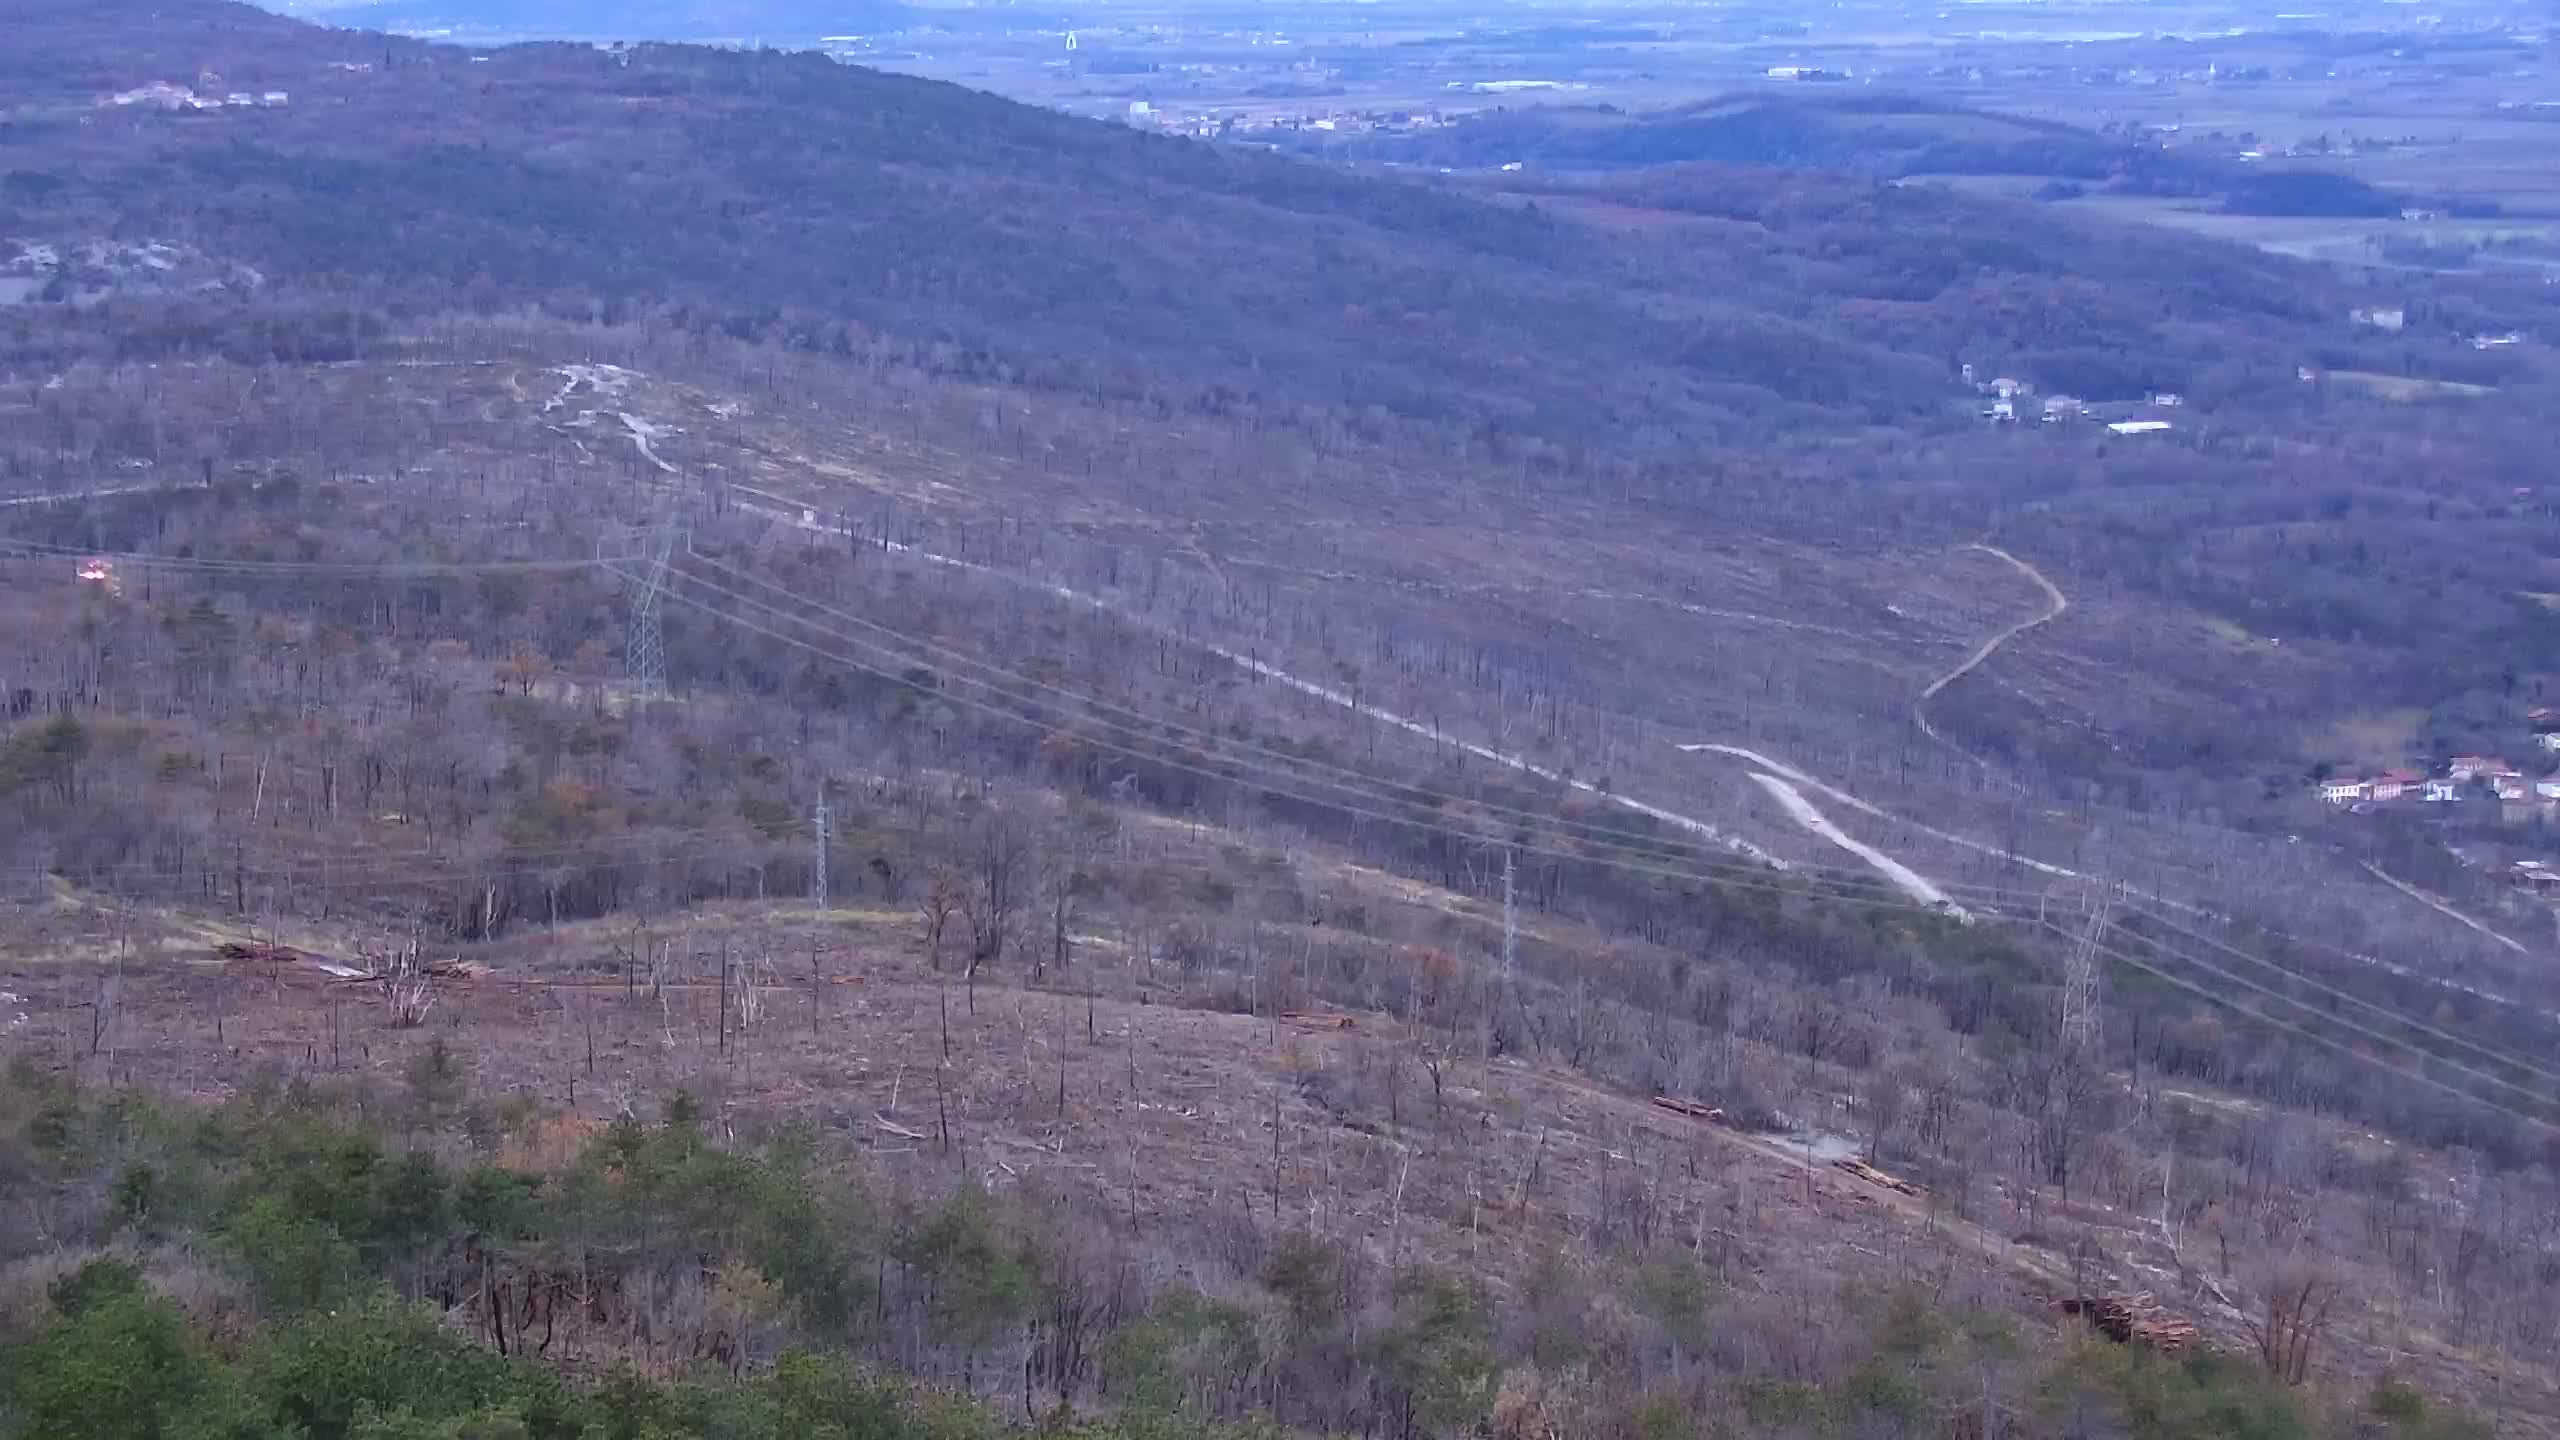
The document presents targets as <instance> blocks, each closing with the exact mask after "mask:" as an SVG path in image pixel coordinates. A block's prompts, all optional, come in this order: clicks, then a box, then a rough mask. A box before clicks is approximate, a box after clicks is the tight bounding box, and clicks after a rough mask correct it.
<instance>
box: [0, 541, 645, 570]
mask: <svg viewBox="0 0 2560 1440" xmlns="http://www.w3.org/2000/svg"><path fill="white" fill-rule="evenodd" d="M9 552H14V553H9ZM45 558H51V559H63V560H106V561H111V562H113V563H114V564H117V565H124V566H130V567H132V568H134V569H137V570H169V571H186V572H196V573H202V574H209V575H228V576H234V577H238V578H243V579H247V578H255V577H274V578H278V579H284V578H309V579H405V578H426V577H435V576H447V575H490V574H525V573H533V574H542V573H552V574H558V573H568V572H573V571H579V570H596V569H604V568H608V567H610V566H612V565H615V564H617V563H620V562H621V561H622V560H623V559H624V558H625V557H621V556H601V557H597V558H593V559H584V560H453V561H356V560H238V559H227V558H220V557H204V556H188V555H146V554H142V553H140V552H137V551H130V550H83V549H78V548H75V547H72V546H67V545H52V544H46V543H43V542H40V541H34V540H20V539H15V538H12V537H9V536H0V560H31V559H45Z"/></svg>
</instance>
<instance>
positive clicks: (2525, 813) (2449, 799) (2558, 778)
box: [2318, 705, 2560, 898]
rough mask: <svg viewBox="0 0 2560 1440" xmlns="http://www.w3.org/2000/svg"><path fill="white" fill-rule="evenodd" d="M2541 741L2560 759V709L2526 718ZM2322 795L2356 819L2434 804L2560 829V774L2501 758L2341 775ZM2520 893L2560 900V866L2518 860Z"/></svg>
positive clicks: (2326, 780)
mask: <svg viewBox="0 0 2560 1440" xmlns="http://www.w3.org/2000/svg"><path fill="white" fill-rule="evenodd" d="M2526 719H2527V721H2528V722H2529V723H2530V724H2531V725H2532V727H2533V737H2534V744H2535V745H2536V747H2537V748H2539V749H2540V750H2542V751H2543V752H2545V753H2546V754H2549V755H2552V756H2555V757H2560V707H2554V706H2547V705H2546V706H2538V707H2536V708H2535V709H2533V710H2532V711H2530V712H2529V713H2528V714H2527V716H2526ZM2318 784H2319V789H2320V798H2321V799H2322V800H2324V801H2326V802H2328V803H2329V804H2331V805H2334V806H2338V807H2339V808H2341V809H2345V810H2350V811H2352V812H2354V813H2356V814H2359V815H2363V814H2372V813H2375V812H2377V811H2386V810H2401V809H2407V810H2417V811H2424V810H2425V809H2426V808H2427V807H2430V806H2442V807H2446V811H2447V812H2452V811H2453V808H2454V807H2463V812H2462V813H2470V814H2476V813H2478V812H2479V811H2481V810H2484V809H2485V810H2486V811H2487V814H2488V818H2490V819H2493V820H2495V821H2497V822H2498V823H2501V824H2507V825H2527V824H2532V823H2534V822H2536V821H2539V822H2541V823H2543V824H2545V825H2560V770H2555V771H2553V772H2552V773H2549V774H2545V775H2541V776H2538V777H2537V776H2533V775H2528V774H2527V773H2526V772H2525V770H2524V769H2523V768H2522V767H2520V766H2518V765H2516V764H2514V763H2512V762H2510V761H2509V760H2507V759H2506V758H2505V757H2503V756H2497V755H2456V756H2454V757H2453V758H2452V759H2451V760H2449V761H2447V762H2446V763H2445V764H2444V765H2443V766H2442V767H2440V769H2431V770H2430V769H2416V768H2409V767H2401V768H2394V769H2388V770H2381V771H2376V772H2373V773H2370V774H2365V773H2352V772H2349V773H2339V774H2332V775H2328V776H2325V777H2323V778H2321V779H2320V780H2319V781H2318ZM2502 878H2504V879H2505V880H2507V881H2508V882H2509V883H2510V884H2513V885H2515V886H2516V887H2517V888H2518V889H2522V890H2526V891H2530V892H2532V893H2534V894H2536V895H2541V896H2546V897H2552V898H2560V865H2554V864H2553V863H2552V862H2549V861H2545V860H2532V859H2527V860H2518V861H2515V862H2513V863H2512V864H2511V865H2509V866H2506V867H2505V873H2504V875H2503V877H2502Z"/></svg>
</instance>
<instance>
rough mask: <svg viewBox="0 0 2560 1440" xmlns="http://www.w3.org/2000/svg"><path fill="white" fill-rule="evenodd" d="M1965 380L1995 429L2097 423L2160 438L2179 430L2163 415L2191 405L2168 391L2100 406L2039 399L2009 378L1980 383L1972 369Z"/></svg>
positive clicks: (2032, 389) (2120, 432)
mask: <svg viewBox="0 0 2560 1440" xmlns="http://www.w3.org/2000/svg"><path fill="white" fill-rule="evenodd" d="M1964 378H1965V383H1966V384H1968V385H1971V386H1972V387H1973V388H1974V390H1975V392H1976V393H1978V394H1980V395H1981V396H1982V397H1983V406H1982V418H1983V419H1985V420H1988V421H1990V422H1991V423H1992V424H1994V425H2015V424H2018V423H2020V422H2021V421H2024V420H2036V421H2040V422H2042V423H2044V424H2047V425H2061V424H2067V423H2069V422H2071V421H2074V420H2093V421H2099V422H2103V423H2104V424H2105V425H2106V427H2107V428H2108V429H2109V430H2111V431H2113V432H2114V433H2116V434H2118V435H2157V434H2160V433H2162V432H2163V431H2167V430H2173V429H2176V428H2177V427H2176V426H2174V425H2172V424H2170V423H2169V421H2167V420H2165V419H2163V418H2161V416H2160V413H2159V412H2161V411H2164V410H2175V409H2177V408H2179V407H2180V406H2183V405H2185V404H2186V403H2187V401H2186V397H2185V396H2183V395H2179V394H2176V393H2175V392H2172V391H2167V390H2162V391H2157V392H2155V393H2153V394H2150V395H2145V396H2143V397H2142V399H2140V400H2139V401H2133V400H2113V401H2103V402H2097V401H2088V400H2082V399H2080V398H2079V397H2077V396H2073V395H2038V394H2037V393H2036V387H2034V386H2033V385H2030V384H2028V383H2027V382H2026V381H2024V380H2013V379H2011V378H2009V377H2008V376H2006V375H2003V376H2001V377H1999V378H1998V379H1996V380H1980V379H1976V378H1975V376H1974V368H1973V367H1972V366H1971V365H1967V366H1965V367H1964Z"/></svg>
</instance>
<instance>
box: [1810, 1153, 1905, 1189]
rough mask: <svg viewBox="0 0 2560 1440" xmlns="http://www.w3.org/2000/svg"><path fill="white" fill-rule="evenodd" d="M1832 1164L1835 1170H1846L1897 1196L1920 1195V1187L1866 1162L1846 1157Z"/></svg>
mask: <svg viewBox="0 0 2560 1440" xmlns="http://www.w3.org/2000/svg"><path fill="white" fill-rule="evenodd" d="M1831 1164H1832V1168H1834V1169H1837V1170H1845V1171H1847V1172H1848V1173H1850V1174H1852V1175H1855V1176H1857V1177H1858V1178H1859V1179H1861V1180H1864V1181H1866V1182H1867V1183H1868V1184H1870V1185H1874V1186H1877V1187H1880V1188H1882V1189H1886V1190H1890V1191H1892V1192H1893V1193H1894V1194H1896V1195H1917V1194H1919V1193H1920V1187H1919V1186H1917V1185H1914V1184H1912V1183H1911V1182H1910V1181H1908V1180H1905V1179H1903V1178H1902V1177H1901V1176H1899V1175H1888V1174H1886V1173H1885V1172H1884V1171H1882V1170H1879V1169H1877V1168H1876V1167H1874V1166H1873V1165H1870V1164H1868V1163H1867V1162H1866V1161H1864V1160H1858V1159H1853V1158H1846V1157H1844V1158H1842V1159H1838V1160H1834V1161H1832V1162H1831Z"/></svg>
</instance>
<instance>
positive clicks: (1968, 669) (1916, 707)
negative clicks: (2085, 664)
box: [1911, 543, 2071, 765]
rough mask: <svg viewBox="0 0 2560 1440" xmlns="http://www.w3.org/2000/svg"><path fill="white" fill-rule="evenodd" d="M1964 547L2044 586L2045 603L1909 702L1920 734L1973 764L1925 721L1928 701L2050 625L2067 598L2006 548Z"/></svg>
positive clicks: (1964, 752)
mask: <svg viewBox="0 0 2560 1440" xmlns="http://www.w3.org/2000/svg"><path fill="white" fill-rule="evenodd" d="M1964 548H1966V549H1967V550H1979V551H1981V552H1982V553H1984V554H1986V555H1997V556H1999V557H2000V558H2001V559H2003V560H2006V561H2008V562H2009V563H2010V564H2012V565H2014V566H2016V567H2017V568H2018V573H2020V574H2022V575H2024V576H2026V577H2027V578H2028V579H2030V580H2033V581H2034V582H2036V584H2038V585H2040V586H2042V587H2043V588H2044V594H2045V605H2046V608H2045V611H2044V613H2043V614H2041V615H2035V616H2031V617H2029V618H2027V619H2025V620H2021V621H2019V622H2018V623H2017V624H2015V625H2012V626H2010V627H2009V628H2007V629H2006V630H2002V631H2000V632H1999V633H1998V634H1995V635H1993V636H1992V637H1991V638H1990V639H1988V640H1985V641H1983V642H1982V643H1981V644H1980V645H1979V646H1976V647H1975V648H1974V652H1973V653H1972V654H1970V655H1967V656H1966V657H1965V658H1964V663H1962V664H1960V665H1958V666H1956V668H1954V669H1953V670H1950V671H1948V672H1947V673H1946V674H1944V675H1941V676H1939V677H1938V678H1937V679H1935V680H1932V681H1930V682H1929V688H1928V689H1926V690H1923V691H1921V692H1920V698H1919V699H1917V700H1914V701H1912V702H1911V718H1912V719H1913V720H1915V721H1917V722H1919V725H1920V733H1921V734H1923V735H1926V736H1928V737H1929V738H1930V739H1932V740H1935V741H1937V742H1938V743H1939V744H1941V745H1944V746H1946V747H1947V748H1948V749H1950V750H1953V751H1955V752H1956V753H1957V754H1959V755H1962V756H1964V757H1965V758H1966V759H1968V760H1971V761H1973V762H1974V763H1975V764H1977V765H1980V764H1983V763H1984V762H1983V761H1982V759H1981V758H1980V757H1978V756H1976V755H1974V754H1973V753H1972V752H1971V751H1969V750H1966V749H1964V748H1963V747H1962V746H1959V745H1957V744H1956V743H1955V742H1954V741H1951V740H1949V739H1947V737H1945V736H1943V735H1941V734H1939V733H1938V732H1937V729H1936V727H1934V726H1932V725H1931V724H1930V723H1929V702H1930V701H1932V700H1935V699H1937V698H1938V695H1939V692H1941V691H1943V690H1945V689H1946V688H1947V687H1948V686H1950V685H1953V684H1954V683H1956V682H1957V681H1959V680H1961V679H1963V678H1964V677H1966V676H1967V675H1970V674H1972V673H1973V672H1974V671H1975V670H1977V669H1979V668H1981V666H1982V663H1983V662H1984V661H1986V660H1989V659H1990V658H1991V657H1992V656H1994V655H1996V654H1998V653H2000V647H2001V646H2003V645H2006V644H2008V643H2009V642H2010V641H2012V640H2015V639H2017V638H2018V637H2019V636H2021V635H2024V634H2026V633H2027V632H2028V631H2030V630H2033V629H2035V628H2036V627H2037V626H2040V625H2050V624H2052V623H2053V622H2054V621H2056V620H2059V619H2061V618H2062V614H2063V612H2064V611H2066V610H2069V609H2070V608H2071V597H2070V596H2068V595H2065V594H2063V593H2062V587H2061V586H2059V585H2056V584H2054V583H2053V582H2052V581H2051V580H2049V579H2046V578H2045V573H2044V572H2043V571H2041V570H2039V569H2037V568H2036V567H2035V566H2033V565H2030V564H2028V563H2027V562H2026V561H2024V560H2021V559H2019V558H2018V557H2017V556H2015V555H2012V554H2010V553H2009V552H2008V551H2006V550H2003V549H2001V548H2000V547H1999V546H1997V545H1991V544H1983V543H1976V544H1972V545H1967V546H1966V547H1964Z"/></svg>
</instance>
